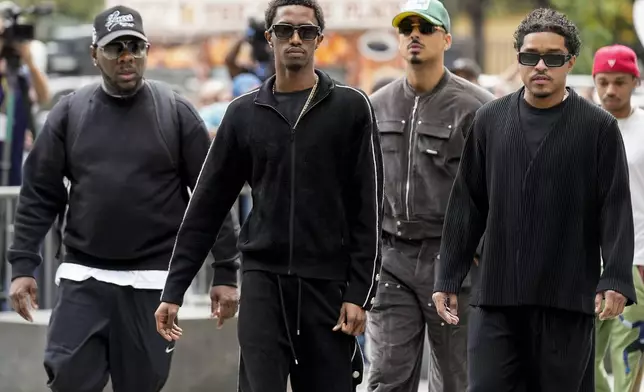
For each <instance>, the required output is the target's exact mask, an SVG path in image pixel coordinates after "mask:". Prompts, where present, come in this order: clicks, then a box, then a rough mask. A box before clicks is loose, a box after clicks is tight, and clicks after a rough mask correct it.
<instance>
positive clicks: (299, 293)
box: [277, 275, 302, 365]
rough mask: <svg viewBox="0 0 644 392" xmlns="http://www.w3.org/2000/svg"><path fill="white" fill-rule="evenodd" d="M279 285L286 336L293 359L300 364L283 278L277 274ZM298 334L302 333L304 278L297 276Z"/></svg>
mask: <svg viewBox="0 0 644 392" xmlns="http://www.w3.org/2000/svg"><path fill="white" fill-rule="evenodd" d="M277 286H278V289H279V292H280V303H281V304H282V317H283V318H284V326H285V327H286V337H287V338H288V344H289V346H290V348H291V353H292V354H293V360H294V361H295V364H296V365H299V362H298V360H297V354H295V345H294V344H293V339H292V338H291V329H290V328H289V327H288V317H286V306H285V305H284V292H283V290H282V279H281V277H280V276H279V275H277ZM297 286H298V287H297V336H299V335H300V309H301V305H302V280H301V279H300V278H299V277H298V278H297Z"/></svg>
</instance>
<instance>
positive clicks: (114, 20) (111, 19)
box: [92, 5, 148, 46]
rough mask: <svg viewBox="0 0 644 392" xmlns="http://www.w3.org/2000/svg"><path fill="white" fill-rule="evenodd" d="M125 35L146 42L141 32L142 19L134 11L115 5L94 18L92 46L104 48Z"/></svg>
mask: <svg viewBox="0 0 644 392" xmlns="http://www.w3.org/2000/svg"><path fill="white" fill-rule="evenodd" d="M125 35H131V36H134V37H137V38H140V39H142V40H144V41H147V40H148V38H147V37H146V36H145V33H144V32H143V19H142V18H141V14H139V13H138V12H137V11H136V10H134V9H132V8H129V7H125V6H122V5H117V6H115V7H112V8H108V9H106V10H105V11H103V12H101V13H100V14H98V15H96V18H94V32H93V34H92V44H93V45H96V46H104V45H106V44H108V43H110V42H112V41H113V40H115V39H116V38H119V37H123V36H125Z"/></svg>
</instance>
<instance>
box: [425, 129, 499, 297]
mask: <svg viewBox="0 0 644 392" xmlns="http://www.w3.org/2000/svg"><path fill="white" fill-rule="evenodd" d="M477 122H478V117H477V118H475V119H474V122H473V123H472V129H471V130H470V132H468V135H467V138H466V139H465V147H464V148H463V155H462V158H461V164H460V167H459V169H458V173H457V175H456V180H455V181H454V186H453V188H452V193H451V195H450V198H449V202H448V204H447V212H446V214H445V225H444V226H443V238H442V241H441V251H440V262H439V263H438V274H437V277H436V282H435V283H434V292H446V293H458V292H459V290H460V289H461V285H462V284H463V280H464V279H465V277H466V276H467V273H468V271H469V270H470V267H471V266H472V256H473V255H474V253H475V251H476V248H477V246H478V245H479V242H480V240H481V236H482V235H483V233H484V231H485V225H486V220H487V212H488V199H487V186H486V182H485V166H486V165H485V147H484V145H483V143H484V138H483V136H484V134H483V130H482V129H480V126H478V125H477Z"/></svg>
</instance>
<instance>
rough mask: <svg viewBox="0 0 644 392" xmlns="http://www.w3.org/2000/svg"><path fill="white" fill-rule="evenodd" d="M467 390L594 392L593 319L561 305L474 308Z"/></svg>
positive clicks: (495, 391) (472, 391)
mask: <svg viewBox="0 0 644 392" xmlns="http://www.w3.org/2000/svg"><path fill="white" fill-rule="evenodd" d="M469 328H470V329H469V347H468V353H469V377H470V380H469V383H470V389H469V392H491V391H494V392H526V391H527V392H593V391H594V389H595V383H594V373H593V372H594V367H593V361H594V353H593V347H594V344H593V338H594V318H593V317H592V316H590V315H586V314H582V313H576V312H569V311H564V310H558V309H548V308H537V307H521V308H491V307H475V308H472V310H471V313H470V327H469Z"/></svg>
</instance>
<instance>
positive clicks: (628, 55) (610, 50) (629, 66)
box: [593, 45, 640, 78]
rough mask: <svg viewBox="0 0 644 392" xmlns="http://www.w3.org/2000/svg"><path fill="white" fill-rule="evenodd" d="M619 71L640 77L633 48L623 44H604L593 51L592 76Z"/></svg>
mask: <svg viewBox="0 0 644 392" xmlns="http://www.w3.org/2000/svg"><path fill="white" fill-rule="evenodd" d="M615 72H621V73H626V74H630V75H633V76H635V77H636V78H639V77H640V70H639V67H638V65H637V55H636V54H635V52H634V51H633V49H631V48H629V47H628V46H624V45H611V46H604V47H603V48H600V49H599V50H597V52H595V60H594V61H593V76H595V75H596V74H598V73H615Z"/></svg>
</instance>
